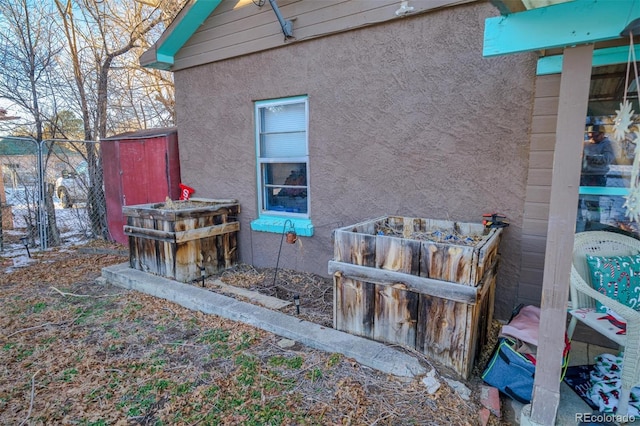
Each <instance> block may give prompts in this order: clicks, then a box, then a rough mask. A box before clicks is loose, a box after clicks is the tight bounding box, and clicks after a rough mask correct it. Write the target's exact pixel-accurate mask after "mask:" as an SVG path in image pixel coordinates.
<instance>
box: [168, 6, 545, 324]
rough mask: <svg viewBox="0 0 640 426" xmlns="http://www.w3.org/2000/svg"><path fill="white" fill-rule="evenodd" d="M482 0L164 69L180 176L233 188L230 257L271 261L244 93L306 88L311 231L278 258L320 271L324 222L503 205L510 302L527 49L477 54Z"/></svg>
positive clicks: (222, 190) (200, 184) (525, 120)
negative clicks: (255, 225) (170, 72)
mask: <svg viewBox="0 0 640 426" xmlns="http://www.w3.org/2000/svg"><path fill="white" fill-rule="evenodd" d="M495 14H496V10H495V8H493V7H492V6H491V5H490V4H488V3H480V4H476V3H474V4H471V5H465V6H459V7H453V8H448V9H445V10H442V11H437V12H433V13H429V14H425V15H420V16H415V17H407V18H403V19H398V20H395V21H392V22H389V23H386V24H381V25H377V26H373V27H368V28H364V29H359V30H354V31H350V32H346V33H340V34H336V35H332V36H329V37H324V38H320V39H315V40H311V41H307V42H301V43H293V44H290V45H287V46H285V47H282V48H278V49H274V50H270V51H265V52H261V53H257V54H253V55H249V56H244V57H239V58H235V59H229V60H226V61H222V62H217V63H212V64H208V65H205V66H200V67H195V68H191V69H186V70H181V71H178V72H176V73H175V83H176V100H177V111H178V129H179V130H178V131H179V135H180V159H181V170H182V181H183V182H184V183H185V184H187V185H190V186H192V187H194V188H195V189H196V194H195V195H196V196H198V197H210V198H237V199H238V200H239V202H240V204H241V207H242V214H241V217H240V222H241V231H240V239H239V250H240V258H241V260H242V261H243V262H248V263H252V264H254V265H256V266H259V267H263V266H271V267H274V266H275V265H276V259H277V255H278V249H279V245H280V235H279V234H270V233H262V232H253V231H251V228H250V222H251V220H253V219H255V218H256V217H257V213H256V161H255V141H254V139H255V136H254V118H253V102H254V101H256V100H261V99H271V98H282V97H288V96H295V95H303V94H306V95H308V97H309V115H310V124H309V151H310V167H309V169H310V175H309V184H310V196H311V219H312V221H313V223H314V226H315V235H314V236H313V237H311V238H301V243H302V244H301V245H287V244H286V243H285V244H284V245H283V247H282V254H281V258H280V267H286V268H294V269H299V270H304V271H308V272H313V273H318V274H322V275H325V276H327V275H328V273H327V262H328V260H329V259H330V258H332V256H333V241H332V239H331V233H332V230H333V229H335V228H337V227H340V226H345V225H349V224H353V223H357V222H360V221H363V220H367V219H371V218H375V217H378V216H385V215H402V216H414V217H424V218H435V219H448V220H456V221H463V222H480V221H481V216H482V214H483V213H487V212H494V211H498V212H500V213H503V214H505V215H507V216H508V217H509V219H510V222H511V226H510V227H509V228H507V229H506V231H505V233H504V238H503V242H502V245H501V250H500V251H501V254H502V256H501V264H500V269H499V275H498V290H497V294H496V315H497V316H498V317H499V318H506V317H508V314H509V313H510V312H511V309H512V308H513V305H514V303H515V301H516V295H517V286H518V279H519V271H520V262H521V259H520V257H521V248H520V239H521V233H522V215H523V213H522V212H523V208H524V196H525V184H526V176H527V167H528V154H529V126H530V117H531V113H532V106H533V100H532V99H533V90H534V77H535V64H536V63H535V61H536V57H535V55H534V54H527V55H512V56H507V57H498V58H483V57H482V40H483V29H484V20H485V18H487V17H488V16H493V15H495Z"/></svg>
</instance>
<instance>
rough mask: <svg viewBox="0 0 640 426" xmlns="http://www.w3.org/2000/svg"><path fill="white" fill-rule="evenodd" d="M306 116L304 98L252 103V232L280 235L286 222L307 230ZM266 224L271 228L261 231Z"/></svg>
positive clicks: (307, 160)
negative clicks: (254, 218) (254, 182)
mask: <svg viewBox="0 0 640 426" xmlns="http://www.w3.org/2000/svg"><path fill="white" fill-rule="evenodd" d="M308 117H309V108H308V102H307V97H306V96H298V97H293V98H285V99H276V100H269V101H259V102H256V103H255V122H256V156H257V188H258V211H259V215H260V218H259V219H258V220H257V221H254V222H252V229H254V230H259V231H266V232H281V231H282V229H281V226H279V225H280V224H282V225H284V223H285V221H286V220H287V219H288V220H289V221H291V223H293V224H294V226H295V228H296V231H299V228H309V227H310V222H309V220H308V218H309V196H310V194H309V179H308V176H309V147H308V135H307V134H308V123H309V119H308ZM305 220H306V221H305ZM267 222H268V223H270V224H271V225H272V226H269V227H267V228H264V226H262V225H264V224H265V223H267ZM311 229H312V228H311ZM298 234H299V235H305V233H304V232H303V233H300V232H298ZM306 235H310V234H306Z"/></svg>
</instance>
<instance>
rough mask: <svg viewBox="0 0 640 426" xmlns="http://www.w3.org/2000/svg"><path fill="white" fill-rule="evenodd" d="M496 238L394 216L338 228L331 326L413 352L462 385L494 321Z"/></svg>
mask: <svg viewBox="0 0 640 426" xmlns="http://www.w3.org/2000/svg"><path fill="white" fill-rule="evenodd" d="M501 235H502V229H485V227H484V226H483V225H481V224H479V223H478V224H475V223H461V222H451V221H444V220H432V219H419V218H407V217H395V216H393V217H392V216H389V217H381V218H378V219H373V220H369V221H366V222H362V223H359V224H356V225H351V226H346V227H343V228H340V229H337V230H336V231H335V244H334V259H333V260H332V261H330V262H329V273H331V274H333V282H334V327H335V328H336V329H338V330H342V331H346V332H349V333H351V334H355V335H359V336H364V337H367V338H370V339H373V340H377V341H383V342H387V343H393V344H399V345H402V346H405V347H409V348H412V349H416V350H418V351H420V352H422V353H424V354H426V355H427V356H429V358H431V359H433V360H435V361H438V362H440V363H441V364H443V365H445V366H447V367H451V368H453V369H454V370H455V371H456V372H457V373H459V374H460V375H461V376H463V377H464V378H468V376H469V374H470V373H471V370H472V369H473V364H474V362H475V358H476V356H477V354H478V352H479V350H480V348H481V344H482V343H483V342H485V341H486V338H487V333H488V330H489V326H490V324H491V319H492V317H493V302H494V291H495V283H496V270H497V263H498V245H499V243H500V238H501ZM448 237H449V238H448Z"/></svg>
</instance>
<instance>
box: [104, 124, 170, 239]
mask: <svg viewBox="0 0 640 426" xmlns="http://www.w3.org/2000/svg"><path fill="white" fill-rule="evenodd" d="M101 145H102V160H103V163H102V167H103V171H104V191H105V197H106V202H107V223H108V225H109V232H110V233H111V237H112V238H113V239H114V240H115V241H117V242H119V243H121V244H125V245H126V244H128V237H127V236H126V235H124V232H123V229H122V228H123V226H124V224H125V223H124V222H125V218H124V215H123V214H122V207H123V206H130V205H135V204H147V203H157V202H162V201H165V199H166V197H169V198H171V199H172V200H177V199H178V198H179V197H180V187H179V184H180V156H179V153H178V130H177V128H175V127H168V128H159V129H148V130H140V131H136V132H129V133H122V134H120V135H116V136H112V137H109V138H106V139H103V140H102V144H101Z"/></svg>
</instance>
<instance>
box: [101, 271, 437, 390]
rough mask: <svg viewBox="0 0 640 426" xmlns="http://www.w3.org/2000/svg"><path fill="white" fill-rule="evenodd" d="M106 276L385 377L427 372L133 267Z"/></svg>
mask: <svg viewBox="0 0 640 426" xmlns="http://www.w3.org/2000/svg"><path fill="white" fill-rule="evenodd" d="M102 277H103V278H104V279H106V280H107V281H108V282H109V283H110V284H113V285H116V286H119V287H122V288H126V289H129V290H135V291H139V292H141V293H145V294H149V295H151V296H155V297H159V298H162V299H165V300H169V301H171V302H175V303H178V304H180V305H182V306H184V307H186V308H189V309H193V310H198V311H201V312H204V313H207V314H213V315H218V316H221V317H223V318H228V319H231V320H234V321H240V322H243V323H246V324H249V325H252V326H254V327H256V328H260V329H263V330H265V331H268V332H270V333H274V334H276V335H278V336H282V337H285V338H287V339H291V340H295V341H297V342H300V343H302V344H304V345H306V346H309V347H312V348H315V349H320V350H323V351H326V352H331V353H333V352H336V353H341V354H343V355H344V356H346V357H348V358H353V359H354V360H356V361H357V362H359V363H361V364H362V365H365V366H367V367H370V368H373V369H376V370H378V371H381V372H383V373H387V374H392V375H394V376H397V377H406V378H414V377H416V376H422V375H424V374H426V369H425V368H424V367H423V366H422V365H421V364H420V362H419V361H418V359H417V358H415V357H413V356H411V355H409V354H407V353H405V352H402V351H399V350H397V349H394V348H392V347H390V346H387V345H385V344H384V343H380V342H375V341H373V340H369V339H365V338H362V337H358V336H354V335H351V334H348V333H344V332H341V331H338V330H334V329H332V328H326V327H323V326H321V325H319V324H315V323H312V322H309V321H304V320H301V319H300V318H297V317H293V316H290V315H285V314H283V313H281V312H277V311H274V310H271V309H267V308H263V307H261V306H257V305H254V304H252V303H247V302H242V301H239V300H236V299H233V298H231V297H228V296H224V295H221V294H217V293H214V292H212V291H210V290H207V289H204V288H200V287H196V286H193V285H190V284H184V283H180V282H177V281H173V280H170V279H167V278H163V277H160V276H156V275H152V274H148V273H146V272H142V271H139V270H136V269H132V268H130V267H129V264H128V263H122V264H119V265H114V266H110V267H107V268H104V269H103V270H102Z"/></svg>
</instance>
